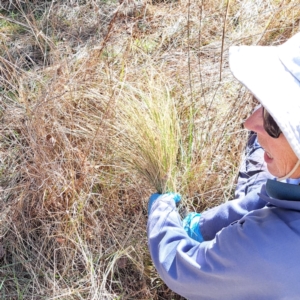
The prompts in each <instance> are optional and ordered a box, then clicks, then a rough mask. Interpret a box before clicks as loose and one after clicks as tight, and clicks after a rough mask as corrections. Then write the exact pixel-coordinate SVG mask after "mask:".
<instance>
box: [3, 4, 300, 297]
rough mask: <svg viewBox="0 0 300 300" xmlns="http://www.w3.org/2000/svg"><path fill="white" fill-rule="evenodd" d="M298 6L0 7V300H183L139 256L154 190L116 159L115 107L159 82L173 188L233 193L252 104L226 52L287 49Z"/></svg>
mask: <svg viewBox="0 0 300 300" xmlns="http://www.w3.org/2000/svg"><path fill="white" fill-rule="evenodd" d="M297 2H298V1H281V2H278V1H271V0H269V1H264V2H261V3H260V4H259V3H256V2H255V1H252V0H247V1H234V0H232V1H230V2H229V6H228V12H227V14H226V8H227V2H224V3H220V1H215V0H210V1H203V2H195V1H181V2H152V3H150V2H149V3H146V2H133V1H123V2H120V3H114V2H106V3H105V2H101V1H96V0H95V1H91V2H85V1H56V2H54V1H29V0H27V1H26V0H25V1H19V0H15V1H2V2H1V4H0V7H1V14H0V39H1V40H0V42H1V48H0V53H1V55H0V88H1V91H0V120H1V129H0V132H1V139H0V186H1V194H0V195H1V198H0V199H1V202H0V220H1V221H0V222H1V227H0V228H1V246H0V260H1V262H0V282H1V285H0V298H2V299H182V298H181V297H179V296H177V295H175V294H174V293H172V292H171V291H170V290H168V288H167V287H166V286H165V285H164V284H163V283H162V281H161V280H160V279H159V277H158V275H157V274H156V272H155V269H154V267H153V265H152V263H151V259H150V257H149V253H148V250H147V241H146V233H145V228H146V221H147V212H146V207H147V199H148V197H149V195H150V194H151V193H152V192H155V189H154V186H153V185H152V182H151V181H149V180H148V179H147V177H145V176H142V175H141V173H140V172H139V171H138V170H137V169H135V168H134V165H133V164H128V161H126V159H124V158H126V157H124V153H127V154H126V155H130V152H128V151H127V152H124V149H127V150H130V147H129V145H130V143H132V142H133V138H134V135H129V139H127V140H126V139H124V136H125V135H122V133H124V129H125V128H126V130H128V132H132V131H131V130H132V128H134V126H135V125H136V124H135V123H130V122H128V120H130V118H120V114H119V113H120V109H121V110H122V105H123V106H124V104H126V105H129V104H128V103H130V102H125V101H122V99H126V101H127V100H128V101H129V100H130V99H131V98H130V97H128V96H130V95H132V94H130V93H131V92H132V91H133V90H135V95H137V94H147V95H149V94H151V91H152V92H153V90H157V87H161V89H162V99H164V97H163V95H164V94H165V91H166V90H165V89H166V88H167V90H168V91H169V92H170V95H171V97H172V99H173V101H174V103H175V108H176V113H177V122H178V124H179V126H180V132H181V141H180V145H181V150H180V151H181V152H180V155H181V159H180V164H179V163H178V165H177V167H178V170H179V171H178V173H177V176H178V177H177V181H176V188H177V190H178V191H179V192H181V193H182V194H183V195H184V198H185V203H186V205H187V206H188V207H189V209H191V210H192V209H197V210H201V209H205V208H206V207H211V206H213V205H215V204H217V203H220V202H223V201H226V200H227V199H230V198H231V197H232V194H233V189H234V184H235V174H236V172H237V168H238V166H239V156H240V153H241V151H242V149H243V145H244V141H245V133H244V132H243V131H242V130H241V127H240V124H241V122H242V120H243V119H244V118H245V117H246V115H247V113H248V112H249V111H250V110H251V108H252V106H253V104H252V103H251V101H249V97H248V96H247V93H246V92H245V90H244V89H242V88H241V87H240V86H239V85H238V84H237V82H236V81H235V80H234V79H233V78H232V76H231V74H230V72H229V70H228V61H227V56H228V55H227V54H228V52H227V50H228V47H229V46H230V45H232V44H255V43H257V44H262V45H264V44H276V43H280V42H282V41H284V40H285V39H287V38H288V37H289V36H291V35H292V34H293V33H295V32H297V31H298V30H299V20H300V14H299V11H300V10H299V4H298V3H297ZM224 24H225V25H226V28H225V30H224ZM224 32H225V35H224ZM222 48H223V50H224V53H223V54H222V55H221V49H222ZM221 57H222V59H221ZM149 70H154V71H151V72H149ZM220 70H221V73H222V74H220ZM149 74H150V75H151V76H152V75H153V74H154V75H153V80H152V81H151V84H150V81H149V76H150V75H149ZM220 75H221V76H220ZM220 77H221V81H220ZM140 101H141V103H143V97H141V98H140ZM124 111H125V110H124ZM125 115H126V114H125ZM143 117H144V116H143V114H141V115H140V118H143ZM142 120H143V119H142ZM125 126H126V127H125ZM136 137H137V140H138V138H140V137H138V136H136ZM150 151H151V149H150ZM138 155H139V150H138V148H135V147H132V157H138ZM132 157H131V158H132ZM131 161H132V159H131Z"/></svg>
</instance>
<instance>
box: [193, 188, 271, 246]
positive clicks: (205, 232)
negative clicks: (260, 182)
mask: <svg viewBox="0 0 300 300" xmlns="http://www.w3.org/2000/svg"><path fill="white" fill-rule="evenodd" d="M259 192H261V187H258V188H257V189H256V190H252V191H251V192H249V193H248V194H247V195H246V196H245V197H244V198H242V199H236V200H231V201H227V202H225V203H223V204H221V205H219V206H216V207H214V208H211V209H209V210H207V211H205V212H203V213H201V218H200V220H199V226H200V231H201V234H202V236H203V238H204V240H205V241H209V240H212V239H213V238H214V237H215V235H216V233H217V232H219V231H220V230H221V229H222V228H224V227H227V226H228V225H230V224H231V223H232V222H235V221H237V220H239V219H241V218H242V217H243V216H244V215H246V214H247V213H248V212H250V211H253V210H256V209H260V208H262V207H264V206H265V205H266V202H265V201H264V200H262V199H261V198H260V197H259V196H258V193H259Z"/></svg>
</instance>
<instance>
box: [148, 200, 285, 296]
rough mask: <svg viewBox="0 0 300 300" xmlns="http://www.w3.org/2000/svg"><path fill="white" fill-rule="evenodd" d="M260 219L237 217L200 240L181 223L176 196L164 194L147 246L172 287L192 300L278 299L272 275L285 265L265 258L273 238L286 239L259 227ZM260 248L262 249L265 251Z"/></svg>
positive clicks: (156, 207) (152, 216) (152, 219)
mask: <svg viewBox="0 0 300 300" xmlns="http://www.w3.org/2000/svg"><path fill="white" fill-rule="evenodd" d="M267 210H268V209H261V210H258V211H257V213H258V214H259V213H264V211H267ZM250 215H251V213H250ZM247 218H248V216H247ZM257 219H258V217H257V216H254V217H253V218H251V217H250V218H249V219H247V222H244V220H243V219H242V220H239V221H237V222H235V223H233V224H231V225H230V226H228V227H226V228H223V229H222V230H221V231H220V232H218V233H217V234H216V236H215V237H214V239H212V240H210V241H205V242H202V243H198V242H196V241H194V240H193V239H191V238H189V237H188V235H187V234H186V233H185V231H184V229H183V228H182V225H181V220H180V217H179V215H178V213H177V211H176V207H175V203H174V201H173V199H172V198H170V197H161V198H160V199H158V201H156V202H155V203H154V205H153V207H152V209H151V212H150V215H149V219H148V227H147V233H148V244H149V250H150V253H151V257H152V260H153V262H154V264H155V267H156V269H157V271H158V273H159V275H160V276H161V278H162V279H163V280H164V282H165V283H166V284H167V285H168V286H169V288H171V289H172V290H173V291H175V292H176V293H178V294H180V295H182V296H184V297H186V298H187V299H191V300H193V299H208V300H209V299H230V300H234V299H280V298H276V297H275V298H274V297H273V296H274V295H273V296H272V295H271V294H270V293H273V292H274V286H272V284H273V283H272V276H273V275H272V274H278V270H277V269H276V270H273V269H272V268H273V267H275V268H281V267H282V266H277V265H276V264H274V263H273V264H270V265H269V262H268V261H267V260H268V259H270V260H273V259H274V257H272V255H273V254H272V253H273V252H274V249H273V248H272V247H277V245H275V246H274V242H275V243H278V245H281V244H282V243H281V242H277V240H276V239H273V237H272V234H271V233H272V232H273V231H274V228H273V225H271V223H270V225H268V224H269V223H267V226H269V227H270V228H266V231H265V232H261V231H260V230H257V228H258V227H255V226H256V222H257ZM268 231H269V232H268ZM270 239H271V240H272V239H273V242H272V243H273V244H272V243H270ZM270 248H272V249H273V250H272V249H271V250H270V253H271V254H268V249H270ZM259 249H264V251H265V252H264V253H263V255H262V254H261V251H260V250H259ZM272 251H273V252H272ZM275 255H277V254H276V253H275ZM280 255H284V254H283V253H282V254H280ZM265 265H267V268H265V269H264V266H265ZM257 266H259V269H260V271H259V272H258V270H257ZM280 272H282V269H280V270H279V273H280ZM270 278H271V279H270ZM270 285H271V286H270Z"/></svg>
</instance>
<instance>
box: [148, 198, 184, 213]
mask: <svg viewBox="0 0 300 300" xmlns="http://www.w3.org/2000/svg"><path fill="white" fill-rule="evenodd" d="M163 196H170V197H172V198H173V200H174V201H175V203H178V202H179V201H180V199H181V196H180V195H179V194H176V193H166V194H152V195H151V196H150V198H149V202H148V214H149V213H150V211H151V208H152V205H153V203H154V202H155V201H156V200H157V199H158V198H159V197H163Z"/></svg>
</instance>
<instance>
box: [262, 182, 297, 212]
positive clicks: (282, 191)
mask: <svg viewBox="0 0 300 300" xmlns="http://www.w3.org/2000/svg"><path fill="white" fill-rule="evenodd" d="M259 197H260V198H261V199H262V200H264V201H266V202H269V203H270V204H272V205H274V206H277V207H280V208H285V209H292V210H298V211H300V185H298V184H290V183H285V182H280V181H276V180H271V179H268V180H267V182H266V184H265V185H263V187H262V189H261V193H260V194H259Z"/></svg>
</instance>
